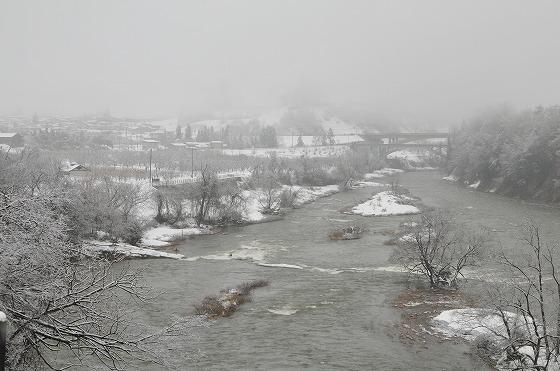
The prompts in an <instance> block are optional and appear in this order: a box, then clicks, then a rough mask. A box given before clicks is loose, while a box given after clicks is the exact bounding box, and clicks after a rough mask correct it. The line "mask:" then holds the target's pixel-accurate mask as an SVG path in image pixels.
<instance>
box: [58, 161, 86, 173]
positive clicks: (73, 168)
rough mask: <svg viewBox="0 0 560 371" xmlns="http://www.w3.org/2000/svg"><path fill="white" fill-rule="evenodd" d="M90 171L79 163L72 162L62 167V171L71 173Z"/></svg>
mask: <svg viewBox="0 0 560 371" xmlns="http://www.w3.org/2000/svg"><path fill="white" fill-rule="evenodd" d="M88 170H89V169H88V168H86V167H85V166H84V165H81V164H78V163H77V162H70V163H66V164H64V166H63V167H62V171H66V172H70V171H88Z"/></svg>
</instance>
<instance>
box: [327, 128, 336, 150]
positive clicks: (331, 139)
mask: <svg viewBox="0 0 560 371" xmlns="http://www.w3.org/2000/svg"><path fill="white" fill-rule="evenodd" d="M327 141H328V142H329V144H330V145H331V146H332V145H334V144H336V141H335V139H334V133H333V130H332V128H329V131H328V133H327Z"/></svg>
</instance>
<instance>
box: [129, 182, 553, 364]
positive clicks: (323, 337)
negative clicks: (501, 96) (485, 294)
mask: <svg viewBox="0 0 560 371" xmlns="http://www.w3.org/2000/svg"><path fill="white" fill-rule="evenodd" d="M440 179H441V175H440V174H438V173H437V172H417V173H407V174H404V175H402V176H401V177H400V183H401V184H402V185H404V186H405V187H407V188H409V189H410V190H411V193H412V194H413V195H415V196H418V197H420V198H421V199H422V202H423V203H424V204H425V205H427V206H433V207H444V208H449V209H451V210H454V211H456V212H457V213H458V220H459V222H460V223H464V224H467V225H471V226H473V227H474V226H477V225H483V226H485V227H486V228H488V230H489V231H490V232H489V233H490V234H491V235H492V237H493V244H494V245H497V244H498V241H501V245H502V246H503V247H504V248H514V247H515V246H516V242H515V239H514V237H515V235H516V234H517V232H518V230H519V228H518V225H519V224H520V223H521V222H522V219H523V218H524V217H526V216H532V217H533V218H534V219H535V221H537V222H539V223H540V224H542V225H543V226H544V227H545V230H547V231H550V232H551V236H553V237H558V236H559V234H560V228H559V226H560V218H559V215H560V214H559V210H558V209H555V208H549V207H543V206H537V205H530V204H526V203H522V202H520V201H516V200H511V199H507V198H502V197H499V196H496V195H492V194H484V193H480V192H475V191H473V190H470V189H465V188H462V187H459V186H456V185H453V184H449V183H446V182H444V181H441V180H440ZM377 190H378V189H377ZM374 191H376V189H373V188H365V189H359V190H353V191H349V192H344V193H339V194H336V195H333V196H330V197H327V198H324V199H320V200H318V201H316V202H314V203H312V204H309V205H306V206H305V207H304V208H302V209H298V210H295V211H293V212H291V213H289V214H288V215H286V217H285V218H284V219H283V220H280V221H275V222H271V223H263V224H256V225H250V226H246V227H240V228H228V229H227V230H225V231H224V233H221V234H218V235H213V236H197V237H195V238H193V239H189V240H187V241H185V243H184V244H182V245H181V246H179V252H180V253H182V254H184V255H185V256H187V257H189V258H190V259H189V260H190V261H175V260H164V259H161V260H137V261H133V263H132V264H134V265H138V266H142V267H143V269H144V270H145V277H146V278H147V280H148V282H149V283H150V284H151V285H152V286H153V287H154V288H156V289H158V290H163V291H165V293H164V294H163V295H162V296H161V297H160V298H159V300H158V301H157V302H155V303H152V304H150V305H147V306H145V307H144V311H143V313H140V314H139V315H140V318H142V320H144V321H149V322H150V323H153V324H163V323H164V321H165V320H166V319H168V318H169V317H170V316H172V315H174V314H178V315H186V314H188V313H191V312H192V308H193V305H194V304H196V303H199V302H200V301H201V300H202V298H204V297H205V296H207V295H216V294H218V293H219V291H220V290H221V289H223V288H226V287H233V286H236V285H237V284H239V283H241V282H243V281H247V280H251V279H260V278H262V279H267V280H269V281H270V285H269V286H268V287H265V288H261V289H257V290H255V291H254V292H253V294H252V302H250V303H247V304H244V305H243V306H241V307H240V309H239V310H238V311H237V312H236V313H235V314H233V315H232V316H231V317H229V318H222V319H218V320H214V321H210V324H209V326H208V327H205V328H198V329H195V330H193V331H195V332H196V335H197V336H196V337H195V338H193V340H192V341H191V342H189V343H188V344H186V343H185V344H173V348H174V349H176V352H175V353H174V357H173V358H174V359H173V363H174V364H176V365H178V367H179V368H180V369H200V370H232V369H242V370H247V369H266V370H282V369H306V368H307V369H320V370H331V369H338V370H356V369H369V370H372V369H373V370H412V369H414V370H480V369H482V370H484V369H487V367H486V366H485V365H484V364H483V363H482V362H481V361H480V360H478V359H477V358H476V357H474V356H471V355H470V353H469V351H470V348H469V346H468V345H467V344H465V343H463V342H460V341H441V340H440V341H433V342H429V343H423V342H417V343H412V344H405V343H403V342H401V340H400V339H399V337H398V335H397V332H398V331H397V327H398V325H399V323H400V322H401V315H402V314H401V310H400V309H398V308H395V307H394V306H393V304H392V301H393V299H394V298H395V297H396V296H398V295H399V294H400V293H402V292H403V290H405V289H406V285H407V276H406V275H404V274H402V273H397V272H394V271H391V269H390V266H391V263H390V262H389V260H390V257H391V254H392V251H393V249H394V247H392V246H387V245H384V244H383V242H384V241H386V240H387V239H388V237H387V236H386V235H383V234H382V233H381V232H383V231H384V230H388V229H395V228H397V227H398V226H399V224H400V223H402V222H404V221H407V220H408V219H409V218H408V217H406V216H395V217H361V216H352V215H345V214H341V213H340V212H339V210H340V209H342V208H344V207H347V206H352V205H355V204H357V203H358V202H359V201H363V200H365V199H367V198H368V197H370V196H371V194H372V192H374ZM352 224H358V225H363V226H365V227H366V228H367V229H368V232H366V233H365V234H364V236H363V238H362V239H359V240H353V241H338V242H335V241H329V240H328V238H327V234H328V232H329V231H330V230H332V229H333V228H336V227H343V226H345V225H352ZM230 254H231V256H230ZM232 258H236V259H232ZM241 258H242V259H241ZM266 265H268V266H266ZM275 265H278V266H275ZM281 265H285V266H281ZM388 267H389V269H388ZM141 368H142V367H141ZM144 369H158V367H154V366H147V365H145V366H144Z"/></svg>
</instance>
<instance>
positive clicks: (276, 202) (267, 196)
mask: <svg viewBox="0 0 560 371" xmlns="http://www.w3.org/2000/svg"><path fill="white" fill-rule="evenodd" d="M260 188H261V190H262V194H261V195H260V197H259V204H260V205H261V207H262V210H263V213H264V214H273V213H275V212H277V211H278V208H279V207H280V202H281V199H280V196H281V194H282V187H281V184H280V182H278V181H277V180H276V179H275V178H274V176H272V175H269V176H268V177H267V178H266V179H264V180H262V181H261V184H260Z"/></svg>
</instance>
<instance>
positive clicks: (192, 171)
mask: <svg viewBox="0 0 560 371" xmlns="http://www.w3.org/2000/svg"><path fill="white" fill-rule="evenodd" d="M191 178H192V179H194V147H191Z"/></svg>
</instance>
